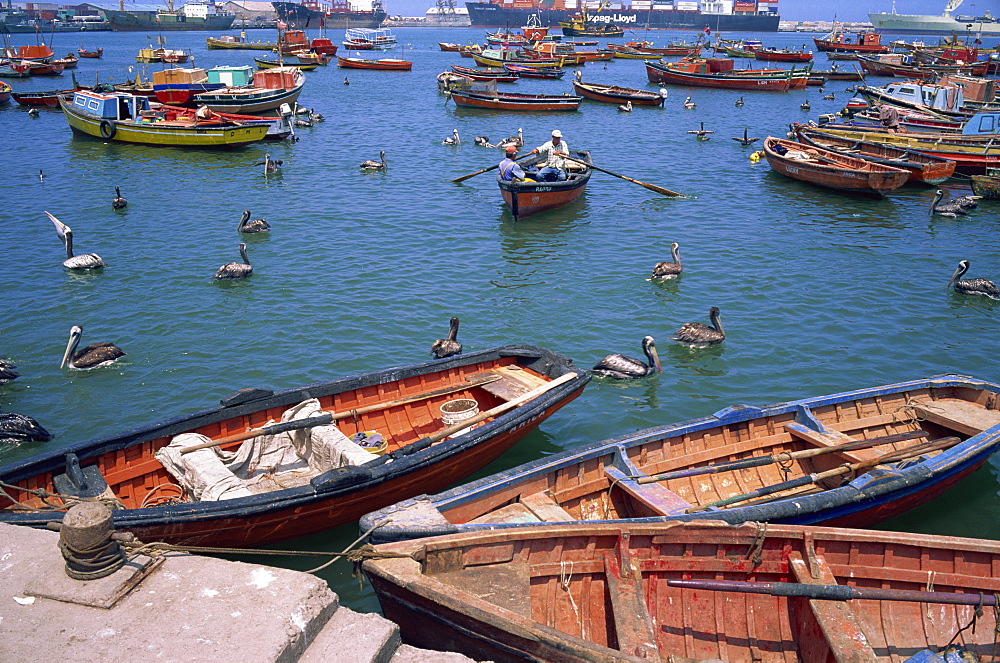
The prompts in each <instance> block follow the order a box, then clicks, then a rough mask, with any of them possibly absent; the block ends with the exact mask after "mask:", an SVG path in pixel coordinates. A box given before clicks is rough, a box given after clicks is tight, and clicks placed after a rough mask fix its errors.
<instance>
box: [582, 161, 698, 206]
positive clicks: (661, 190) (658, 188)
mask: <svg viewBox="0 0 1000 663" xmlns="http://www.w3.org/2000/svg"><path fill="white" fill-rule="evenodd" d="M565 159H566V160H567V161H572V162H574V163H579V164H583V165H584V166H587V167H589V168H593V169H594V170H599V171H601V172H602V173H607V174H608V175H613V176H614V177H619V178H621V179H623V180H626V181H628V182H631V183H632V184H638V185H639V186H641V187H644V188H646V189H649V190H650V191H655V192H656V193H660V194H663V195H664V196H673V197H675V198H676V197H683V196H684V194H683V193H677V192H676V191H671V190H670V189H666V188H664V187H662V186H657V185H656V184H650V183H649V182H640V181H639V180H634V179H632V178H631V177H629V176H627V175H622V174H620V173H615V172H612V171H610V170H607V169H606V168H601V167H600V166H595V165H594V164H592V163H587V162H585V161H578V160H576V159H574V158H573V157H565Z"/></svg>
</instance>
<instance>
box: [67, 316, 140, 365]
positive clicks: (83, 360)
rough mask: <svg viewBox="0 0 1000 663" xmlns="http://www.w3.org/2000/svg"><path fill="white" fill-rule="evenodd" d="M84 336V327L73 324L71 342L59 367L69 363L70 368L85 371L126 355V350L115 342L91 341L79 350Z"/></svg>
mask: <svg viewBox="0 0 1000 663" xmlns="http://www.w3.org/2000/svg"><path fill="white" fill-rule="evenodd" d="M81 336H83V327H81V326H79V325H73V327H72V328H71V329H70V330H69V342H68V343H67V344H66V351H65V352H63V357H62V362H60V364H59V368H64V367H65V366H66V364H67V363H68V364H69V367H70V368H75V369H77V370H81V371H85V370H88V369H91V368H97V367H98V366H104V365H106V364H110V363H111V362H113V361H117V360H118V358H119V357H124V356H125V352H124V351H123V350H122V349H121V348H119V347H118V346H117V345H115V344H113V343H108V342H106V341H105V342H103V343H91V344H90V345H88V346H87V347H85V348H84V349H82V350H77V349H76V346H78V345H79V344H80V337H81Z"/></svg>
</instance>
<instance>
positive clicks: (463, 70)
mask: <svg viewBox="0 0 1000 663" xmlns="http://www.w3.org/2000/svg"><path fill="white" fill-rule="evenodd" d="M451 70H452V71H454V72H455V73H456V74H462V75H463V76H465V77H466V78H471V79H472V80H474V81H496V82H497V83H515V82H517V79H518V78H519V76H518V74H517V73H515V72H512V71H507V69H505V68H503V67H499V68H497V67H490V68H488V69H472V68H470V67H460V66H458V65H457V64H453V65H451Z"/></svg>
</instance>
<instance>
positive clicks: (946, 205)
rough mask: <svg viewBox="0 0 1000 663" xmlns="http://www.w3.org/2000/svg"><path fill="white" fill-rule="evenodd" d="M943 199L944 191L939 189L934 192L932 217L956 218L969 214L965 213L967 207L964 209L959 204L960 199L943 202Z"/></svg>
mask: <svg viewBox="0 0 1000 663" xmlns="http://www.w3.org/2000/svg"><path fill="white" fill-rule="evenodd" d="M963 197H965V196H963ZM970 197H971V196H970ZM942 198H944V191H942V190H941V189H938V190H937V191H935V192H934V202H932V203H931V215H932V216H933V215H934V214H937V215H938V216H950V217H953V218H954V217H958V216H965V215H967V214H968V212H966V211H965V207H963V206H962V204H961V203H960V202H959V199H958V198H955V199H953V200H947V201H942Z"/></svg>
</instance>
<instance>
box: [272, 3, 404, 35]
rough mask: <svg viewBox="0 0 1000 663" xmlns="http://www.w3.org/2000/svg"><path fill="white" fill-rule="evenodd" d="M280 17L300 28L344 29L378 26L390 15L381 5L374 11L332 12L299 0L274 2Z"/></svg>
mask: <svg viewBox="0 0 1000 663" xmlns="http://www.w3.org/2000/svg"><path fill="white" fill-rule="evenodd" d="M271 5H272V6H273V7H274V11H275V13H276V14H277V15H278V18H279V19H280V20H281V21H282V22H284V23H288V24H291V25H295V26H296V27H299V28H303V29H305V28H307V27H310V28H328V29H331V30H343V29H347V28H378V27H381V25H382V24H383V23H384V22H385V19H387V18H388V17H389V15H388V14H386V13H385V10H384V9H382V7H381V6H378V7H376V8H375V9H373V10H372V11H354V10H351V11H343V10H340V9H334V10H333V11H330V12H320V11H316V10H313V9H309V8H308V7H305V6H303V5H301V4H299V3H297V2H272V3H271Z"/></svg>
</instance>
